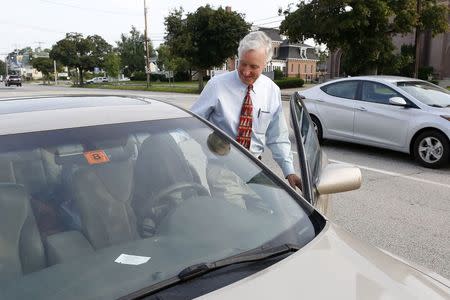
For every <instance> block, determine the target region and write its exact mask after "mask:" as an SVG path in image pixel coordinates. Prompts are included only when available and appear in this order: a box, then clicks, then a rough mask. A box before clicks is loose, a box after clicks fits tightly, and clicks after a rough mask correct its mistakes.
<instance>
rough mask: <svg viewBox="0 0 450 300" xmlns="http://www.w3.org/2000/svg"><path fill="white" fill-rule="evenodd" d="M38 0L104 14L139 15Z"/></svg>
mask: <svg viewBox="0 0 450 300" xmlns="http://www.w3.org/2000/svg"><path fill="white" fill-rule="evenodd" d="M39 1H41V2H46V3H50V4H54V5H60V6H66V7H70V8H75V9H80V10H85V11H89V12H94V13H97V12H99V13H104V14H111V15H120V16H123V15H128V16H133V17H135V16H140V14H138V13H124V12H119V11H112V10H104V9H95V10H94V9H92V7H81V6H76V5H71V4H66V3H59V2H54V1H50V0H39Z"/></svg>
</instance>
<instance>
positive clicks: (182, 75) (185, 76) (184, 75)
mask: <svg viewBox="0 0 450 300" xmlns="http://www.w3.org/2000/svg"><path fill="white" fill-rule="evenodd" d="M174 79H175V81H178V82H179V81H190V80H191V75H190V74H189V72H176V73H175V75H174Z"/></svg>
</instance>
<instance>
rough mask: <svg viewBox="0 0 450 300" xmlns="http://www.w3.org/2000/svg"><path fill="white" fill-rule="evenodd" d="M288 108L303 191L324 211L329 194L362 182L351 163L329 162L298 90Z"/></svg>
mask: <svg viewBox="0 0 450 300" xmlns="http://www.w3.org/2000/svg"><path fill="white" fill-rule="evenodd" d="M290 111H291V120H292V126H293V130H294V134H295V139H296V144H297V152H298V159H299V164H300V166H303V167H301V168H300V174H299V176H300V178H301V179H302V183H303V189H302V191H303V195H304V197H305V198H306V199H307V200H308V201H309V202H310V203H311V204H312V205H313V206H315V207H316V208H317V209H318V210H319V211H320V212H321V213H323V214H325V215H327V214H328V213H329V208H328V198H329V195H330V194H334V193H340V192H346V191H351V190H355V189H358V188H359V187H360V186H361V171H360V170H359V168H356V167H352V166H347V165H342V164H329V163H328V159H327V157H326V155H325V153H324V152H322V149H321V148H320V144H319V140H318V138H317V134H316V131H315V130H314V126H313V122H312V120H311V117H310V116H309V113H308V111H307V109H306V107H305V105H304V103H303V100H302V96H300V94H298V93H295V94H293V95H292V97H291V100H290Z"/></svg>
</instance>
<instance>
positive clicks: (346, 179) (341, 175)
mask: <svg viewBox="0 0 450 300" xmlns="http://www.w3.org/2000/svg"><path fill="white" fill-rule="evenodd" d="M361 178H362V176H361V171H360V170H359V168H356V167H352V166H347V165H341V164H330V165H327V166H326V167H325V169H323V171H322V173H321V174H320V178H319V182H318V183H317V185H316V189H317V192H318V193H319V194H321V195H327V194H335V193H342V192H347V191H352V190H357V189H359V188H360V187H361V181H362V179H361Z"/></svg>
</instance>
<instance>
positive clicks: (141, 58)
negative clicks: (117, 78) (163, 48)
mask: <svg viewBox="0 0 450 300" xmlns="http://www.w3.org/2000/svg"><path fill="white" fill-rule="evenodd" d="M116 43H117V52H118V53H119V55H120V59H121V66H122V69H123V73H124V74H125V76H128V77H131V76H133V74H134V72H137V71H139V72H145V56H146V52H145V45H144V44H145V37H144V35H143V34H142V33H140V32H139V31H138V30H137V29H136V27H134V26H132V27H131V30H130V32H129V35H125V34H122V35H121V36H120V41H117V42H116ZM148 45H149V51H150V56H152V55H154V52H155V51H154V50H153V45H152V43H151V41H149V43H148Z"/></svg>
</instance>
